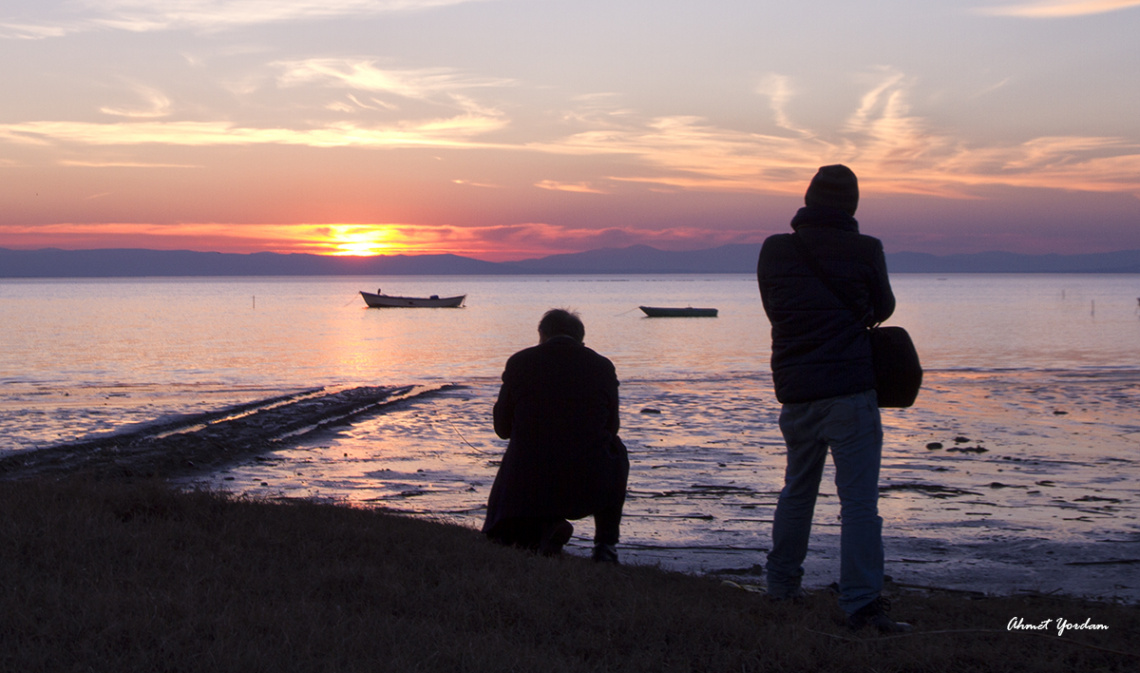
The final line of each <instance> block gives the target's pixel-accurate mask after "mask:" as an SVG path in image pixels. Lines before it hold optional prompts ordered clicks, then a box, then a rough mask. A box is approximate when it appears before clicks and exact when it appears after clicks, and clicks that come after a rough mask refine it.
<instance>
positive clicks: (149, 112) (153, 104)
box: [99, 84, 171, 119]
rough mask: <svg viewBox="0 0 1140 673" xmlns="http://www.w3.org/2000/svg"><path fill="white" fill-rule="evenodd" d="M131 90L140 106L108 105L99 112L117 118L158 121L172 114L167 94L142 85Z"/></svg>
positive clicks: (136, 85)
mask: <svg viewBox="0 0 1140 673" xmlns="http://www.w3.org/2000/svg"><path fill="white" fill-rule="evenodd" d="M131 88H132V89H134V93H135V95H136V96H137V97H138V98H139V99H140V103H139V104H136V105H130V106H111V105H107V106H104V107H101V108H99V111H100V112H102V113H103V114H108V115H112V116H115V117H130V118H133V119H156V118H159V117H165V116H167V115H168V114H170V109H171V105H170V98H168V97H167V96H166V94H164V93H162V92H161V91H159V90H158V89H153V88H151V87H148V86H144V85H141V84H134V85H132V87H131Z"/></svg>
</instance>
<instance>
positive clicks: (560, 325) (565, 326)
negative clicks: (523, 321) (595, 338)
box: [538, 308, 586, 343]
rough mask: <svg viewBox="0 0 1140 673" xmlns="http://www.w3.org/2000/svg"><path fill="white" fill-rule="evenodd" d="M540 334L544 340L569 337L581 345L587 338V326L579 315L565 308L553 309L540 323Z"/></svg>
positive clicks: (545, 314)
mask: <svg viewBox="0 0 1140 673" xmlns="http://www.w3.org/2000/svg"><path fill="white" fill-rule="evenodd" d="M538 333H539V335H540V336H542V338H543V339H549V338H551V337H556V336H568V337H573V338H574V340H575V341H577V342H579V343H581V342H582V341H584V340H585V338H586V326H585V325H583V324H582V319H581V318H579V317H578V314H577V313H574V312H572V311H567V310H566V309H564V308H552V309H550V310H549V311H547V312H546V313H544V314H543V316H542V320H540V321H539V322H538Z"/></svg>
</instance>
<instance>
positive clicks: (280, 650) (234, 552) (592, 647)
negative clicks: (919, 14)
mask: <svg viewBox="0 0 1140 673" xmlns="http://www.w3.org/2000/svg"><path fill="white" fill-rule="evenodd" d="M0 508H2V511H3V512H4V515H3V517H2V519H0V670H4V671H241V672H242V673H256V672H259V671H274V672H279V671H330V672H331V671H337V672H342V671H343V672H350V671H399V672H403V671H449V672H450V671H496V672H498V671H543V673H555V672H557V671H764V670H772V671H821V670H826V671H871V670H873V671H879V672H885V671H956V672H957V671H1022V670H1025V671H1030V670H1031V671H1133V670H1136V667H1137V665H1140V657H1138V656H1137V654H1140V610H1138V609H1137V608H1136V607H1125V606H1118V605H1109V604H1093V603H1084V602H1077V601H1069V600H1064V599H1060V598H1050V597H1017V598H988V599H982V600H969V599H966V598H962V597H957V596H951V595H938V594H934V595H920V594H904V595H901V596H896V597H895V606H896V608H895V614H896V616H898V617H899V618H905V619H907V620H908V621H911V622H912V623H914V624H915V626H916V629H917V631H918V632H917V633H915V634H912V635H907V636H901V637H893V638H882V637H879V636H878V635H877V634H876V633H873V632H870V631H866V632H860V633H852V632H850V631H848V630H847V629H846V627H845V626H843V624H842V619H841V615H840V614H839V613H838V611H837V608H836V607H835V602H834V599H833V597H831V596H827V595H816V596H813V597H811V598H810V599H809V600H808V601H807V602H806V603H805V604H804V605H779V604H772V603H770V602H768V601H767V600H766V599H764V598H763V597H762V596H760V595H757V594H754V593H749V592H747V591H742V590H740V589H738V588H733V587H730V586H726V585H723V584H721V583H720V582H718V581H715V580H712V579H705V578H699V577H691V576H685V575H679V574H674V573H666V572H662V571H659V570H656V569H652V568H634V567H609V566H596V565H594V564H592V563H590V562H589V561H588V560H585V559H580V558H574V557H564V558H561V559H545V558H538V557H534V556H530V555H527V554H525V553H522V552H517V551H514V550H510V549H503V548H499V547H495V546H492V545H490V544H488V543H486V542H485V541H484V540H483V538H482V536H480V535H479V534H478V533H476V532H475V531H471V530H467V529H463V528H458V527H453V526H446V525H441V524H436V523H431V522H426V521H421V520H414V519H409V518H404V517H398V516H391V515H386V514H383V513H380V512H377V511H365V510H360V509H352V508H348V507H339V506H331V505H317V504H312V503H287V504H281V503H265V502H256V501H247V500H239V499H232V498H228V497H224V496H220V495H216V494H208V493H188V494H187V493H178V492H175V491H172V490H169V489H167V488H165V487H164V486H162V485H160V484H156V483H145V482H140V483H122V482H103V483H92V482H77V483H55V482H50V483H49V482H43V481H40V482H21V483H3V484H0ZM1016 618H1020V619H1021V620H1023V622H1022V623H1023V624H1026V625H1028V624H1034V625H1036V624H1040V623H1041V622H1043V621H1045V620H1047V619H1053V620H1056V619H1058V618H1063V619H1066V620H1068V621H1069V622H1071V623H1077V624H1081V623H1084V622H1085V621H1086V619H1087V620H1089V623H1090V624H1099V625H1104V626H1107V627H1108V629H1107V630H1095V631H1094V630H1075V631H1072V630H1071V631H1067V632H1066V633H1065V634H1064V635H1063V636H1058V635H1057V632H1056V628H1055V624H1056V622H1055V621H1054V622H1053V624H1051V625H1050V627H1051V628H1050V629H1049V630H1045V631H1042V632H1031V631H1025V630H1022V631H1016V630H1015V631H1010V630H1008V624H1009V622H1010V621H1011V620H1013V619H1016ZM1130 653H1134V654H1130Z"/></svg>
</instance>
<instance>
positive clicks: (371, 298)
mask: <svg viewBox="0 0 1140 673" xmlns="http://www.w3.org/2000/svg"><path fill="white" fill-rule="evenodd" d="M360 296H361V297H364V303H365V304H368V308H459V307H461V306H463V300H464V299H466V298H467V295H465V294H461V295H459V296H458V297H441V296H439V295H437V294H433V295H432V296H430V297H397V296H395V295H390V294H383V293H373V292H365V291H363V290H361V292H360Z"/></svg>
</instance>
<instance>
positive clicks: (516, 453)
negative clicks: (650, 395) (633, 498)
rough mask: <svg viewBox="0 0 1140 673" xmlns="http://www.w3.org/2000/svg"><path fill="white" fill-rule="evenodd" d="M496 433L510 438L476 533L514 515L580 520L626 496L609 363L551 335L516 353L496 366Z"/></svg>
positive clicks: (625, 468)
mask: <svg viewBox="0 0 1140 673" xmlns="http://www.w3.org/2000/svg"><path fill="white" fill-rule="evenodd" d="M493 413H494V421H495V433H496V434H498V435H499V436H500V437H502V438H503V439H510V443H509V444H508V445H507V451H506V453H505V454H503V462H502V463H501V464H500V465H499V472H498V474H497V475H496V476H495V482H494V484H492V486H491V494H490V497H489V498H488V501H487V519H486V521H485V522H484V525H483V532H485V533H488V534H492V533H493V531H494V529H495V526H496V525H498V524H499V523H500V522H503V521H506V520H509V519H514V518H518V517H559V518H563V519H580V518H582V517H584V516H588V515H590V514H594V513H595V512H598V511H599V510H602V509H605V508H607V507H610V506H612V505H614V504H615V503H620V502H622V500H623V499H624V498H625V487H626V480H627V478H628V476H629V458H628V457H627V455H626V450H625V446H624V445H623V444H622V442H621V440H620V439H619V438H618V436H617V433H618V430H619V428H620V420H619V417H618V379H617V374H616V372H615V371H614V365H613V363H612V362H610V361H609V360H608V359H607V358H605V357H603V356H601V355H599V354H598V353H595V352H594V351H593V350H591V349H589V348H587V347H586V346H583V345H582V344H580V343H578V342H577V341H575V340H574V339H572V338H570V337H565V336H558V337H553V338H551V339H548V340H547V341H546V342H545V343H542V344H541V345H538V346H533V347H531V348H527V349H524V350H521V351H519V352H518V353H515V354H514V355H512V356H511V357H510V359H508V360H507V366H506V369H505V370H504V371H503V386H502V388H500V389H499V398H498V400H497V401H496V402H495V408H494V412H493Z"/></svg>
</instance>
